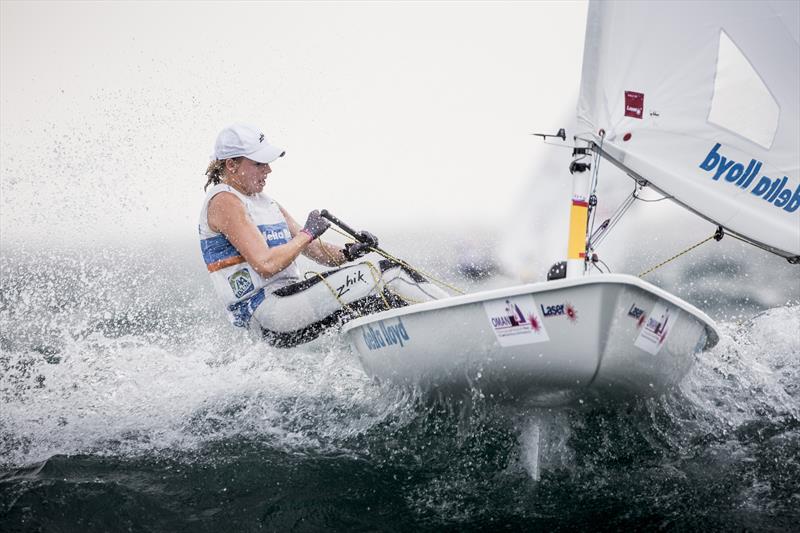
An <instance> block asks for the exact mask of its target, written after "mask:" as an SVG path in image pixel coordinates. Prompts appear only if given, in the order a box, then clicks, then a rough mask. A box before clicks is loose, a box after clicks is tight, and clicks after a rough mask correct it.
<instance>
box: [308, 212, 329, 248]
mask: <svg viewBox="0 0 800 533" xmlns="http://www.w3.org/2000/svg"><path fill="white" fill-rule="evenodd" d="M330 225H331V223H330V222H328V220H327V219H325V218H322V215H320V214H319V210H318V209H314V210H313V211H311V212H310V213H309V214H308V218H307V219H306V225H305V226H303V231H305V232H306V233H308V234H309V236H310V237H311V240H312V241H313V240H314V239H316V238H317V237H319V236H320V235H322V234H323V233H325V230H326V229H328V228H329V227H330Z"/></svg>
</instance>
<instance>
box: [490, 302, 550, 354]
mask: <svg viewBox="0 0 800 533" xmlns="http://www.w3.org/2000/svg"><path fill="white" fill-rule="evenodd" d="M483 310H484V311H485V312H486V318H487V319H488V321H489V326H490V327H491V328H492V331H493V332H494V335H495V337H496V338H497V342H498V343H499V344H500V346H519V345H521V344H533V343H535V342H546V341H549V340H550V337H548V335H547V330H546V329H545V327H544V322H543V321H542V315H541V313H540V312H539V310H538V306H537V305H536V302H535V301H534V300H533V296H531V295H530V294H525V295H522V296H510V297H508V298H501V299H499V300H490V301H488V302H483Z"/></svg>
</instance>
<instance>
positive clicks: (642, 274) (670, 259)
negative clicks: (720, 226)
mask: <svg viewBox="0 0 800 533" xmlns="http://www.w3.org/2000/svg"><path fill="white" fill-rule="evenodd" d="M716 237H717V234H716V233H715V234H714V235H712V236H710V237H708V238H706V239H703V240H702V241H700V242H698V243H697V244H695V245H694V246H690V247H689V248H687V249H685V250H684V251H682V252H680V253H679V254H676V255H673V256H672V257H670V258H669V259H667V260H666V261H663V262H661V263H659V264H657V265H656V266H654V267H653V268H651V269H650V270H645V271H644V272H642V273H641V274H639V277H640V278H643V277H645V276H646V275H648V274H649V273H650V272H652V271H654V270H656V269H657V268H661V267H662V266H664V265H666V264H667V263H669V262H670V261H672V260H673V259H677V258H678V257H680V256H682V255H683V254H685V253H688V252H690V251H692V250H694V249H695V248H697V247H698V246H700V245H701V244H705V243H707V242H708V241H710V240H711V239H714V238H716ZM717 240H719V239H717Z"/></svg>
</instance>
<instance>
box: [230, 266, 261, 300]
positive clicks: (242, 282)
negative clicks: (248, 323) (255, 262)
mask: <svg viewBox="0 0 800 533" xmlns="http://www.w3.org/2000/svg"><path fill="white" fill-rule="evenodd" d="M228 283H229V284H230V286H231V290H232V291H233V296H234V297H236V298H241V297H242V296H244V295H245V294H247V293H248V292H250V291H253V290H255V285H253V280H252V279H251V278H250V271H249V270H247V269H246V268H243V269H241V270H237V271H236V272H234V273H233V274H231V275H230V276H228Z"/></svg>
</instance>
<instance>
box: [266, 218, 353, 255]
mask: <svg viewBox="0 0 800 533" xmlns="http://www.w3.org/2000/svg"><path fill="white" fill-rule="evenodd" d="M279 207H280V210H281V213H283V217H284V218H285V219H286V223H287V224H289V232H290V233H291V234H292V237H295V236H296V235H298V234H300V232H301V230H302V229H303V228H302V226H300V224H298V223H297V221H296V220H295V219H294V218H293V217H292V215H290V214H289V212H288V211H286V210H285V209H284V208H283V206H279ZM303 255H305V256H306V257H308V258H309V259H311V260H313V261H315V262H317V263H319V264H321V265H325V266H339V265H343V264H344V263H346V262H347V259H345V257H344V253H343V252H342V249H341V248H340V247H339V246H336V245H335V244H330V243H327V242H322V241H321V240H320V239H316V240H315V241H313V242H312V243H311V244H309V245H308V246H307V247H306V248H305V249H304V250H303Z"/></svg>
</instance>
